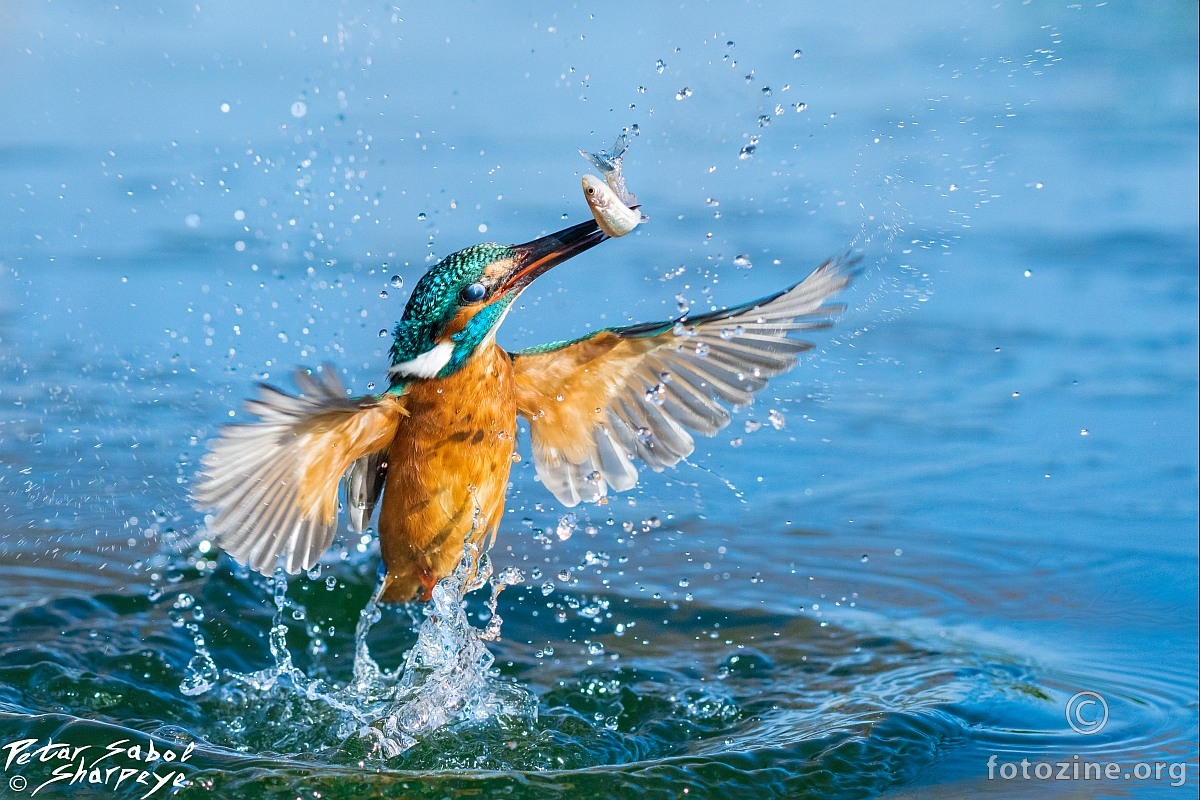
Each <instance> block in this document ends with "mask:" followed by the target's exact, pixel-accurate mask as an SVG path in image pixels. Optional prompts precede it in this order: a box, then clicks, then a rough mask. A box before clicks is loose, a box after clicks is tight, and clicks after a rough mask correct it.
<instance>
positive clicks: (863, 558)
mask: <svg viewBox="0 0 1200 800" xmlns="http://www.w3.org/2000/svg"><path fill="white" fill-rule="evenodd" d="M870 560H871V559H870V557H869V556H868V555H867V554H866V553H863V557H862V558H860V559H859V561H861V562H862V563H864V564H865V563H867V562H868V561H870Z"/></svg>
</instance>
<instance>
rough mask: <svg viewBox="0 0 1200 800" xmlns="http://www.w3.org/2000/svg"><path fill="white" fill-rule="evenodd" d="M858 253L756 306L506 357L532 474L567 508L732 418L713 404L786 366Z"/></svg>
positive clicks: (740, 396)
mask: <svg viewBox="0 0 1200 800" xmlns="http://www.w3.org/2000/svg"><path fill="white" fill-rule="evenodd" d="M857 264H858V259H857V258H855V257H850V256H845V257H841V258H835V259H830V260H829V261H826V262H825V263H824V264H822V265H821V266H819V267H817V269H816V270H814V271H813V272H812V274H810V275H809V276H808V277H807V278H805V279H804V280H803V281H801V282H800V283H798V284H796V285H795V286H792V287H790V288H788V289H785V290H784V291H782V292H778V293H777V294H774V295H771V296H770V297H766V298H763V299H761V300H757V301H755V302H753V303H746V304H745V305H741V306H737V307H735V308H731V309H726V310H724V311H715V312H711V313H707V314H702V315H699V316H696V317H692V318H690V319H688V318H685V319H680V320H672V321H668V322H654V323H646V324H643V325H632V326H628V327H624V328H608V329H605V330H602V331H597V332H596V333H594V334H591V335H589V336H586V337H584V338H582V339H577V340H575V341H572V342H563V343H560V344H556V345H552V346H548V347H542V348H536V349H534V350H528V351H524V352H520V353H514V354H513V369H514V374H515V378H516V386H517V410H518V412H519V413H520V414H521V415H522V416H523V417H525V418H526V419H527V420H528V421H529V427H530V433H531V437H532V440H533V458H534V465H535V467H536V468H537V473H538V477H539V478H540V479H541V480H542V482H543V483H544V484H545V485H546V487H547V488H548V489H549V490H550V491H551V492H552V493H553V494H554V496H555V497H557V498H558V500H559V501H560V502H561V503H563V504H564V505H566V506H574V505H577V504H578V503H579V502H581V501H585V500H586V501H594V500H597V499H599V498H600V497H602V496H604V494H605V493H606V490H607V487H612V488H613V489H614V490H616V491H624V490H626V489H629V488H632V487H633V486H634V485H635V484H636V483H637V469H636V467H635V466H634V464H633V459H635V458H636V459H640V460H641V461H643V462H644V463H645V464H646V465H647V466H649V467H650V468H651V469H652V470H655V471H656V472H658V471H662V470H663V469H666V468H667V467H670V466H674V465H675V464H677V463H678V462H679V461H680V459H683V458H686V457H687V456H688V455H690V454H691V452H692V451H693V449H694V448H695V441H694V440H693V438H692V435H691V433H689V431H695V432H697V433H700V434H703V435H705V436H712V435H713V434H715V433H716V432H717V431H719V430H720V429H721V428H724V427H725V426H726V425H728V424H729V421H730V416H729V411H728V410H726V408H725V407H724V406H723V405H721V403H722V402H724V403H729V404H731V405H734V406H742V405H747V404H749V403H750V402H751V401H752V400H753V396H754V393H755V392H757V391H759V390H761V389H762V388H763V387H764V386H766V384H767V380H768V379H769V378H772V377H774V376H776V375H779V374H781V373H783V372H786V371H787V370H788V369H790V368H791V367H793V366H794V365H795V364H796V359H797V356H798V355H799V354H800V353H803V352H804V351H806V350H809V349H811V348H812V344H811V343H810V342H806V341H803V340H800V339H792V338H789V334H792V333H794V332H796V331H810V330H819V329H823V328H828V327H829V326H830V325H832V320H831V319H830V318H831V317H832V316H833V315H835V314H837V313H839V312H841V311H842V310H843V308H844V306H841V305H837V304H830V303H827V301H828V300H829V299H830V298H831V297H832V296H833V295H835V294H836V293H837V292H839V291H841V290H842V289H843V288H845V286H846V285H847V284H848V283H849V282H850V280H851V279H852V278H853V276H854V274H855V272H856V271H857Z"/></svg>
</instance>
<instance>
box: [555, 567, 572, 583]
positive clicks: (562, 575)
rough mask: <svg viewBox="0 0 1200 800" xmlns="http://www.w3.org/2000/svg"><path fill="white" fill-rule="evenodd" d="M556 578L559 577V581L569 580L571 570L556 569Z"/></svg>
mask: <svg viewBox="0 0 1200 800" xmlns="http://www.w3.org/2000/svg"><path fill="white" fill-rule="evenodd" d="M558 579H559V580H560V581H562V582H563V583H566V582H567V581H569V580H571V570H569V569H560V570H559V571H558Z"/></svg>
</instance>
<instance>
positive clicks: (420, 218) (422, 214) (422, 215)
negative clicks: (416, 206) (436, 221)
mask: <svg viewBox="0 0 1200 800" xmlns="http://www.w3.org/2000/svg"><path fill="white" fill-rule="evenodd" d="M417 219H418V220H423V219H429V216H428V215H427V214H426V213H425V212H424V211H422V212H420V213H419V214H417Z"/></svg>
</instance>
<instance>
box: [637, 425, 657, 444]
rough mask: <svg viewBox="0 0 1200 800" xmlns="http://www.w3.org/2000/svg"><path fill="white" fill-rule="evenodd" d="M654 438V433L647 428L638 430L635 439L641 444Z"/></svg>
mask: <svg viewBox="0 0 1200 800" xmlns="http://www.w3.org/2000/svg"><path fill="white" fill-rule="evenodd" d="M653 436H654V431H652V430H650V429H649V428H638V429H637V437H638V439H640V440H641V441H643V442H648V441H650V439H651V438H652V437H653Z"/></svg>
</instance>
